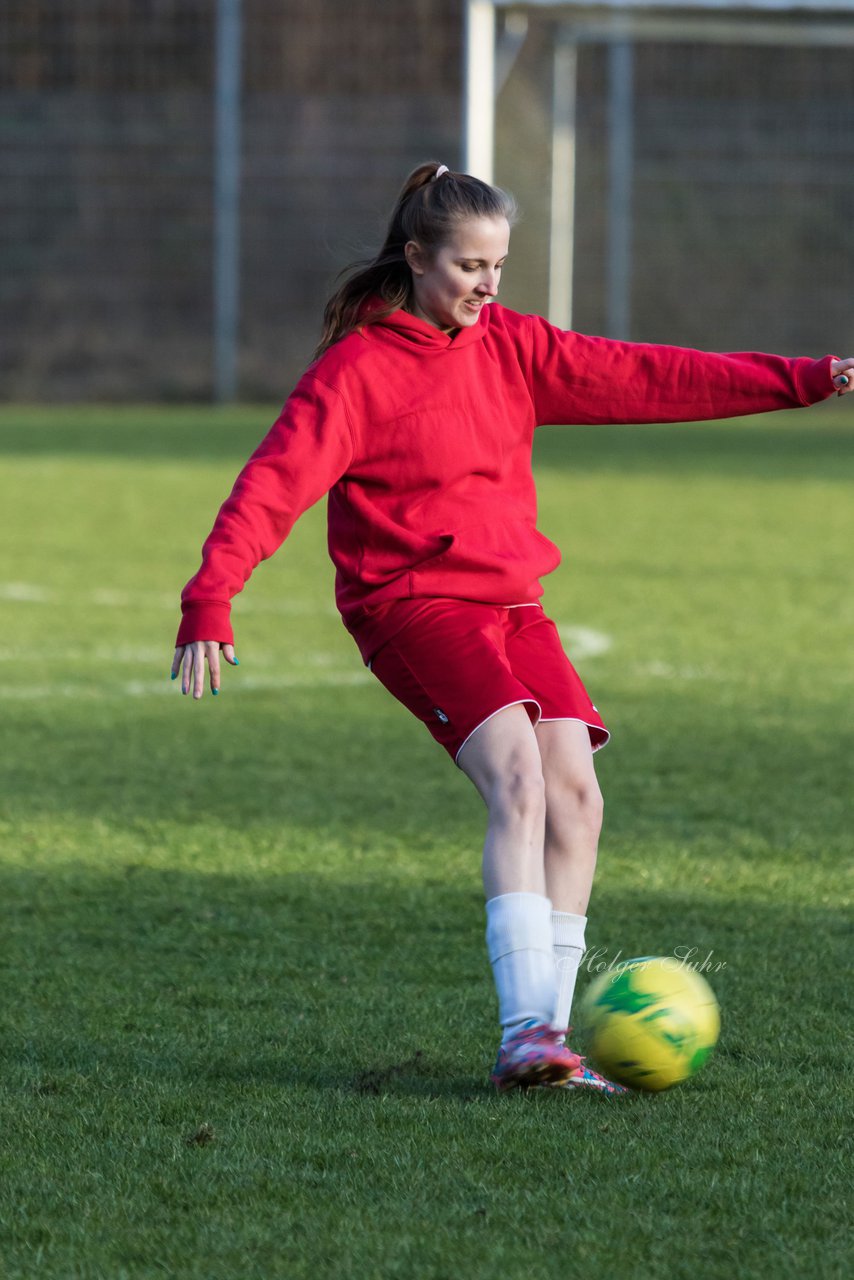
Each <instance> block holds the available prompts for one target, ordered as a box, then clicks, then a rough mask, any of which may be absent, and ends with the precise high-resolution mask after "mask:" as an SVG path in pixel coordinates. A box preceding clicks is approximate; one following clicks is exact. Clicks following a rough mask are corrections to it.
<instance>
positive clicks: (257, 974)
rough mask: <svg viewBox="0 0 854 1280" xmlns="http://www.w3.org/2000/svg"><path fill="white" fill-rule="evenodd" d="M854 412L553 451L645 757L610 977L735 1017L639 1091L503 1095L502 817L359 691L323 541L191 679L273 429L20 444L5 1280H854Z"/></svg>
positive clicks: (568, 595) (10, 648)
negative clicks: (711, 1048)
mask: <svg viewBox="0 0 854 1280" xmlns="http://www.w3.org/2000/svg"><path fill="white" fill-rule="evenodd" d="M846 409H847V406H846V405H845V404H841V405H836V404H834V405H831V406H824V407H822V408H819V409H813V410H809V411H805V412H803V413H799V414H790V415H779V416H776V415H775V416H773V417H769V418H767V419H762V420H755V419H754V420H750V421H749V422H740V423H729V422H728V423H719V424H714V425H706V426H698V427H653V428H589V429H588V428H584V429H578V428H575V429H571V430H570V429H548V430H545V431H543V432H542V433H541V438H540V440H539V443H538V448H537V455H536V460H537V474H538V482H539V488H540V495H541V522H540V523H541V527H542V528H543V530H544V532H546V533H547V534H549V535H550V536H551V537H552V538H553V539H555V540H556V541H557V542H558V543H559V544H560V545H561V546H562V547H563V549H564V565H563V566H562V568H561V569H560V570H559V571H558V572H557V573H556V574H555V575H553V576H552V578H551V579H550V580H549V581H548V585H547V592H546V598H545V602H546V605H547V608H548V609H549V611H550V612H551V614H552V615H553V616H554V617H555V618H556V619H557V620H558V621H559V623H560V624H561V625H562V626H563V627H564V629H565V630H564V634H565V635H566V637H567V644H568V647H569V649H570V652H571V653H574V654H575V656H576V658H577V665H578V666H579V668H580V670H581V672H582V674H583V676H584V677H585V679H586V682H587V684H588V686H589V688H590V690H591V693H592V694H593V697H594V701H595V702H596V703H597V705H598V706H599V708H600V710H601V711H602V713H603V715H604V716H605V719H606V721H607V722H608V724H609V726H610V728H611V730H612V732H613V740H612V743H611V745H610V746H609V747H608V748H607V750H606V751H605V752H603V753H602V754H601V755H600V756H599V757H598V761H599V773H600V778H601V780H602V784H603V789H604V791H605V795H606V826H605V832H604V837H603V842H602V852H601V862H600V870H599V873H598V876H597V883H596V888H595V890H594V898H593V901H592V903H591V909H590V925H589V928H588V943H589V945H590V947H591V948H594V949H596V950H597V952H598V953H599V955H600V956H605V957H606V958H607V959H611V958H614V957H615V956H616V955H617V953H619V952H622V953H623V955H625V956H628V955H634V954H649V953H658V952H660V953H665V954H666V953H670V952H672V951H674V949H676V948H696V955H697V957H698V959H702V958H704V957H706V956H707V955H708V953H711V963H712V964H713V965H714V966H716V968H715V970H714V971H713V972H712V973H711V974H710V975H709V976H710V979H711V981H712V984H713V986H714V987H715V990H716V992H717V994H718V997H719V1000H720V1002H721V1006H722V1015H723V1026H722V1033H721V1040H720V1044H719V1047H718V1050H717V1052H716V1054H715V1055H714V1057H713V1058H712V1059H711V1061H710V1063H709V1065H708V1066H707V1067H706V1069H705V1070H704V1072H703V1073H701V1075H699V1076H698V1077H697V1078H696V1079H695V1080H694V1081H692V1082H690V1083H689V1084H687V1085H685V1086H682V1087H681V1088H679V1089H676V1090H674V1091H672V1092H671V1093H666V1094H662V1095H659V1096H651V1095H648V1096H645V1095H632V1096H630V1097H629V1098H627V1099H621V1100H616V1101H609V1100H607V1099H602V1098H591V1097H568V1096H566V1095H564V1094H563V1093H556V1092H549V1091H545V1090H541V1091H532V1092H531V1093H529V1094H527V1095H516V1096H508V1097H505V1098H498V1097H496V1096H494V1095H493V1093H492V1092H491V1091H490V1089H489V1087H488V1084H487V1075H488V1071H489V1069H490V1067H491V1065H492V1061H493V1058H494V1054H495V1048H496V1042H497V1034H496V1033H497V1028H496V1019H495V999H494V994H493V989H492V985H491V977H490V973H489V967H488V964H487V960H486V954H485V948H484V942H483V930H484V916H483V905H482V900H481V891H480V884H479V862H480V842H481V838H482V826H483V813H482V808H481V805H480V802H479V800H478V799H477V797H476V796H475V794H474V792H473V791H472V790H471V788H470V785H469V784H468V782H467V781H466V780H465V778H464V777H463V776H462V775H461V774H459V773H458V771H456V770H455V769H454V768H453V767H452V766H451V765H450V764H449V762H448V761H447V759H446V758H445V756H444V753H443V752H442V751H441V750H440V749H439V748H437V747H435V746H434V745H433V743H432V741H431V740H430V739H429V737H428V735H427V734H426V732H425V731H423V730H421V729H419V727H418V726H417V724H415V722H414V721H413V722H411V721H410V719H409V718H408V715H407V713H406V712H404V711H403V710H402V709H401V708H399V707H398V706H397V705H396V704H395V703H394V702H393V701H392V700H391V699H390V698H389V697H388V695H387V694H386V693H385V692H384V691H383V690H382V689H381V688H380V687H379V686H378V685H376V684H374V683H373V682H372V677H371V676H370V675H369V674H368V673H367V672H366V671H365V670H364V668H363V667H362V666H361V664H360V661H359V658H358V655H357V652H356V650H355V648H354V646H353V645H352V642H351V641H350V639H349V638H348V636H347V635H346V633H345V632H344V630H343V628H342V627H341V624H340V622H339V621H338V618H337V615H336V614H335V612H334V607H333V599H332V571H331V566H330V565H329V563H328V561H327V559H326V552H325V530H324V513H323V510H322V506H321V507H319V508H316V509H314V510H313V511H312V512H310V513H309V514H308V515H307V516H306V517H305V518H304V520H303V521H302V522H301V523H300V525H299V526H298V527H297V529H296V531H295V532H294V535H293V537H292V539H291V540H290V542H289V543H288V545H287V546H286V547H285V548H283V549H282V551H281V552H280V553H279V555H278V556H277V557H275V558H274V559H273V560H272V561H270V562H268V563H267V564H266V565H264V566H262V567H261V568H260V569H259V570H258V571H257V573H256V575H255V577H254V578H253V580H252V582H251V583H250V585H249V587H248V588H247V590H246V592H245V593H244V595H243V596H242V597H240V598H239V600H238V602H237V604H236V606H235V617H236V628H237V638H238V654H239V656H240V662H241V665H240V668H239V670H237V671H233V670H230V669H226V671H225V674H224V677H223V686H224V687H223V692H222V694H221V696H220V697H219V698H218V699H217V700H214V699H212V698H210V697H206V698H205V699H203V701H202V702H201V703H197V704H194V703H192V702H191V701H190V700H189V699H182V698H181V696H180V694H179V693H178V691H177V688H176V686H175V685H173V684H171V682H170V680H169V666H170V662H171V657H172V651H173V641H174V634H175V629H176V624H177V603H176V602H177V597H178V592H179V590H180V587H181V586H182V585H183V583H184V581H185V580H186V579H187V578H188V577H189V575H190V574H191V573H192V572H193V571H194V570H195V568H196V566H197V563H198V554H199V548H200V546H201V542H202V539H203V538H204V536H205V535H206V533H207V532H208V529H209V527H210V524H211V522H212V520H213V516H214V514H215V512H216V509H217V507H218V505H219V503H220V501H221V500H222V498H223V497H224V496H225V494H226V493H227V491H228V489H229V487H230V485H231V481H232V479H233V477H234V475H235V474H236V472H237V469H238V467H239V466H240V464H241V463H242V462H243V460H244V459H245V457H246V456H247V455H248V453H249V452H250V450H251V449H252V447H253V446H254V444H255V443H256V441H257V439H258V438H259V437H260V436H261V435H262V434H263V432H264V431H265V430H266V427H267V425H268V424H269V422H270V421H271V419H272V416H273V414H272V411H271V410H269V409H266V408H260V409H259V408H255V409H240V410H235V411H233V412H232V411H228V412H221V413H214V412H209V411H207V410H204V409H197V410H180V411H179V410H161V411H155V410H151V411H148V410H131V409H123V410H120V411H116V412H113V411H110V410H108V409H106V408H99V409H97V410H91V411H83V410H74V411H71V410H61V411H60V410H55V409H26V410H25V409H21V410H14V409H5V410H3V411H2V413H0V452H2V468H0V521H2V526H3V528H2V548H3V552H2V556H3V561H2V566H0V613H2V618H3V622H4V625H3V629H2V648H0V725H2V730H0V732H2V739H3V770H2V781H0V788H2V791H0V839H2V860H0V878H1V879H0V928H2V945H0V965H1V966H2V1037H0V1046H2V1073H0V1097H2V1120H0V1276H2V1277H3V1280H19V1278H20V1280H36V1278H37V1280H72V1278H73V1280H77V1278H80V1280H83V1278H85V1280H96V1278H97V1280H102V1278H103V1280H124V1278H128V1280H130V1278H132V1280H138V1278H139V1280H141V1278H142V1277H160V1276H165V1277H177V1278H181V1280H183V1278H184V1277H186V1278H188V1280H189V1278H191V1277H192V1278H194V1280H195V1278H196V1277H198V1280H272V1278H278V1277H282V1278H285V1280H292V1278H293V1280H298V1278H301V1277H327V1276H328V1277H333V1276H334V1277H336V1278H340V1280H373V1278H377V1280H397V1278H398V1277H399V1278H400V1280H404V1278H405V1280H462V1278H469V1277H471V1278H473V1280H481V1278H482V1280H487V1278H488V1280H492V1278H493V1277H504V1278H505V1280H516V1278H519V1280H522V1278H524V1280H551V1278H552V1277H554V1280H571V1277H579V1280H634V1278H635V1277H638V1278H640V1277H651V1278H652V1280H671V1278H672V1280H677V1278H685V1280H687V1278H689V1277H691V1278H692V1280H693V1278H695V1277H696V1278H699V1280H707V1278H708V1280H717V1278H718V1277H720V1280H732V1277H765V1276H768V1277H796V1276H797V1277H802V1276H805V1275H808V1276H810V1277H818V1278H819V1280H825V1278H830V1277H840V1278H841V1277H843V1276H847V1275H850V1274H851V1268H852V1261H854V1260H852V1257H851V1253H850V1237H849V1236H848V1235H847V1214H846V1197H847V1195H848V1193H849V1191H850V1178H851V1162H850V1145H849V1142H850V1129H849V1128H848V1126H849V1124H850V1114H851V1103H852V1089H851V1075H850V1061H851V1060H850V1045H851V1040H850V1030H851V1025H852V1001H851V969H850V919H851V917H850V912H849V907H848V903H849V901H850V900H849V899H848V898H847V896H846V889H847V884H846V872H847V871H848V869H849V868H850V867H851V865H852V852H854V837H852V821H851V819H852V811H851V782H852V764H854V734H852V724H854V658H852V644H851V641H852V629H854V593H852V545H854V503H852V496H851V481H852V478H854V414H852V412H851V411H846ZM592 967H593V965H592V964H591V965H589V966H588V970H590V969H592ZM591 977H592V973H591V972H590V971H587V972H584V973H583V974H582V979H581V988H582V990H583V987H584V985H585V984H586V983H587V982H589V981H590V979H591Z"/></svg>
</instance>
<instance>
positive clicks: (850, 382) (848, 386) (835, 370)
mask: <svg viewBox="0 0 854 1280" xmlns="http://www.w3.org/2000/svg"><path fill="white" fill-rule="evenodd" d="M830 376H831V377H832V378H833V385H834V386H835V387H836V390H837V392H838V394H839V395H841V396H844V395H847V394H848V393H849V392H851V391H854V356H848V357H847V359H845V360H834V361H833V363H832V364H831V366H830Z"/></svg>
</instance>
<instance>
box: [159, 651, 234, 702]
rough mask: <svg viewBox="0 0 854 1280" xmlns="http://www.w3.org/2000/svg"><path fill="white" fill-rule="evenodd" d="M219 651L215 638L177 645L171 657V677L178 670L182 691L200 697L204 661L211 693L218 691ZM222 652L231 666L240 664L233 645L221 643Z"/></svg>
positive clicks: (173, 677)
mask: <svg viewBox="0 0 854 1280" xmlns="http://www.w3.org/2000/svg"><path fill="white" fill-rule="evenodd" d="M219 653H220V644H219V641H217V640H194V641H193V642H192V643H191V644H186V645H179V646H178V648H177V649H176V650H175V656H174V658H173V659H172V673H171V674H172V679H173V680H176V679H177V678H178V674H179V672H180V674H181V692H182V693H184V694H189V693H192V695H193V697H194V698H201V697H202V695H203V694H204V691H205V662H207V664H208V668H209V670H210V681H211V693H212V694H214V695H216V694H218V693H219V684H220V666H219ZM222 654H223V657H224V658H225V660H226V662H230V663H231V665H232V666H233V667H239V666H240V663H239V662H238V660H237V658H236V657H235V656H234V645H232V644H224V645H222Z"/></svg>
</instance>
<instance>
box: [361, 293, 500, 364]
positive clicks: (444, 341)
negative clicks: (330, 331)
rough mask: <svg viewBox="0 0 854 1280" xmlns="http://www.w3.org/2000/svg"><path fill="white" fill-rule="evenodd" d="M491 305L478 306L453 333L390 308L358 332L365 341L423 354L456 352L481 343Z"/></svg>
mask: <svg viewBox="0 0 854 1280" xmlns="http://www.w3.org/2000/svg"><path fill="white" fill-rule="evenodd" d="M493 305H494V304H492V303H490V304H489V305H488V306H485V307H481V310H480V315H479V316H478V318H477V322H476V323H475V324H472V325H466V326H464V327H463V328H460V329H455V330H454V332H453V333H443V332H442V330H441V329H437V328H436V326H435V325H433V324H430V322H429V320H422V319H421V318H420V316H413V315H411V314H410V313H409V312H408V311H392V313H391V315H389V316H384V317H383V319H381V320H373V321H369V322H368V323H367V324H366V325H365V326H364V328H363V329H362V331H361V332H362V334H363V336H364V337H365V338H367V339H368V340H369V341H370V340H371V339H372V338H373V339H380V340H382V341H384V342H388V341H391V342H393V343H395V344H396V345H398V346H401V347H406V348H408V349H409V350H410V351H411V350H412V349H413V348H417V349H418V350H419V351H421V352H423V353H424V355H440V354H441V353H442V352H443V351H458V350H460V349H461V348H463V347H470V346H471V345H472V344H473V343H475V342H482V341H483V338H484V336H485V334H486V332H487V329H488V328H489V312H490V309H491V307H492V306H493Z"/></svg>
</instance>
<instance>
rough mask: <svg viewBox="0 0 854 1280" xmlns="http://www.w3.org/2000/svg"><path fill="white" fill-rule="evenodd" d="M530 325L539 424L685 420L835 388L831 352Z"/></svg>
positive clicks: (733, 413)
mask: <svg viewBox="0 0 854 1280" xmlns="http://www.w3.org/2000/svg"><path fill="white" fill-rule="evenodd" d="M529 319H530V321H531V325H532V331H531V348H530V358H531V365H530V370H529V375H528V376H529V378H530V386H531V396H532V399H533V402H534V411H535V414H536V420H537V425H538V426H542V425H544V424H545V423H604V422H611V423H621V422H622V423H628V422H689V421H700V420H704V419H709V418H735V417H739V416H741V415H743V414H748V413H764V412H766V411H768V410H772V409H794V408H799V407H801V406H803V405H809V404H815V403H816V402H817V401H819V400H824V399H826V398H827V397H828V396H830V395H832V394H833V393H834V391H835V389H836V388H835V387H834V385H833V380H832V378H831V374H830V363H831V361H832V360H833V359H834V357H833V356H829V355H828V356H824V357H822V359H820V360H811V359H809V358H806V357H802V358H797V359H787V358H786V357H785V356H775V355H763V354H760V353H758V352H752V351H743V352H736V353H734V354H729V355H723V354H718V353H715V352H708V351H694V350H691V349H689V348H687V347H667V346H656V345H652V344H645V343H634V342H616V341H613V340H611V339H608V338H591V337H586V336H585V335H584V334H580V333H574V332H572V331H565V330H563V329H556V328H555V327H554V325H551V324H549V323H548V322H547V321H546V320H543V319H542V318H541V317H539V316H531V317H529Z"/></svg>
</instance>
